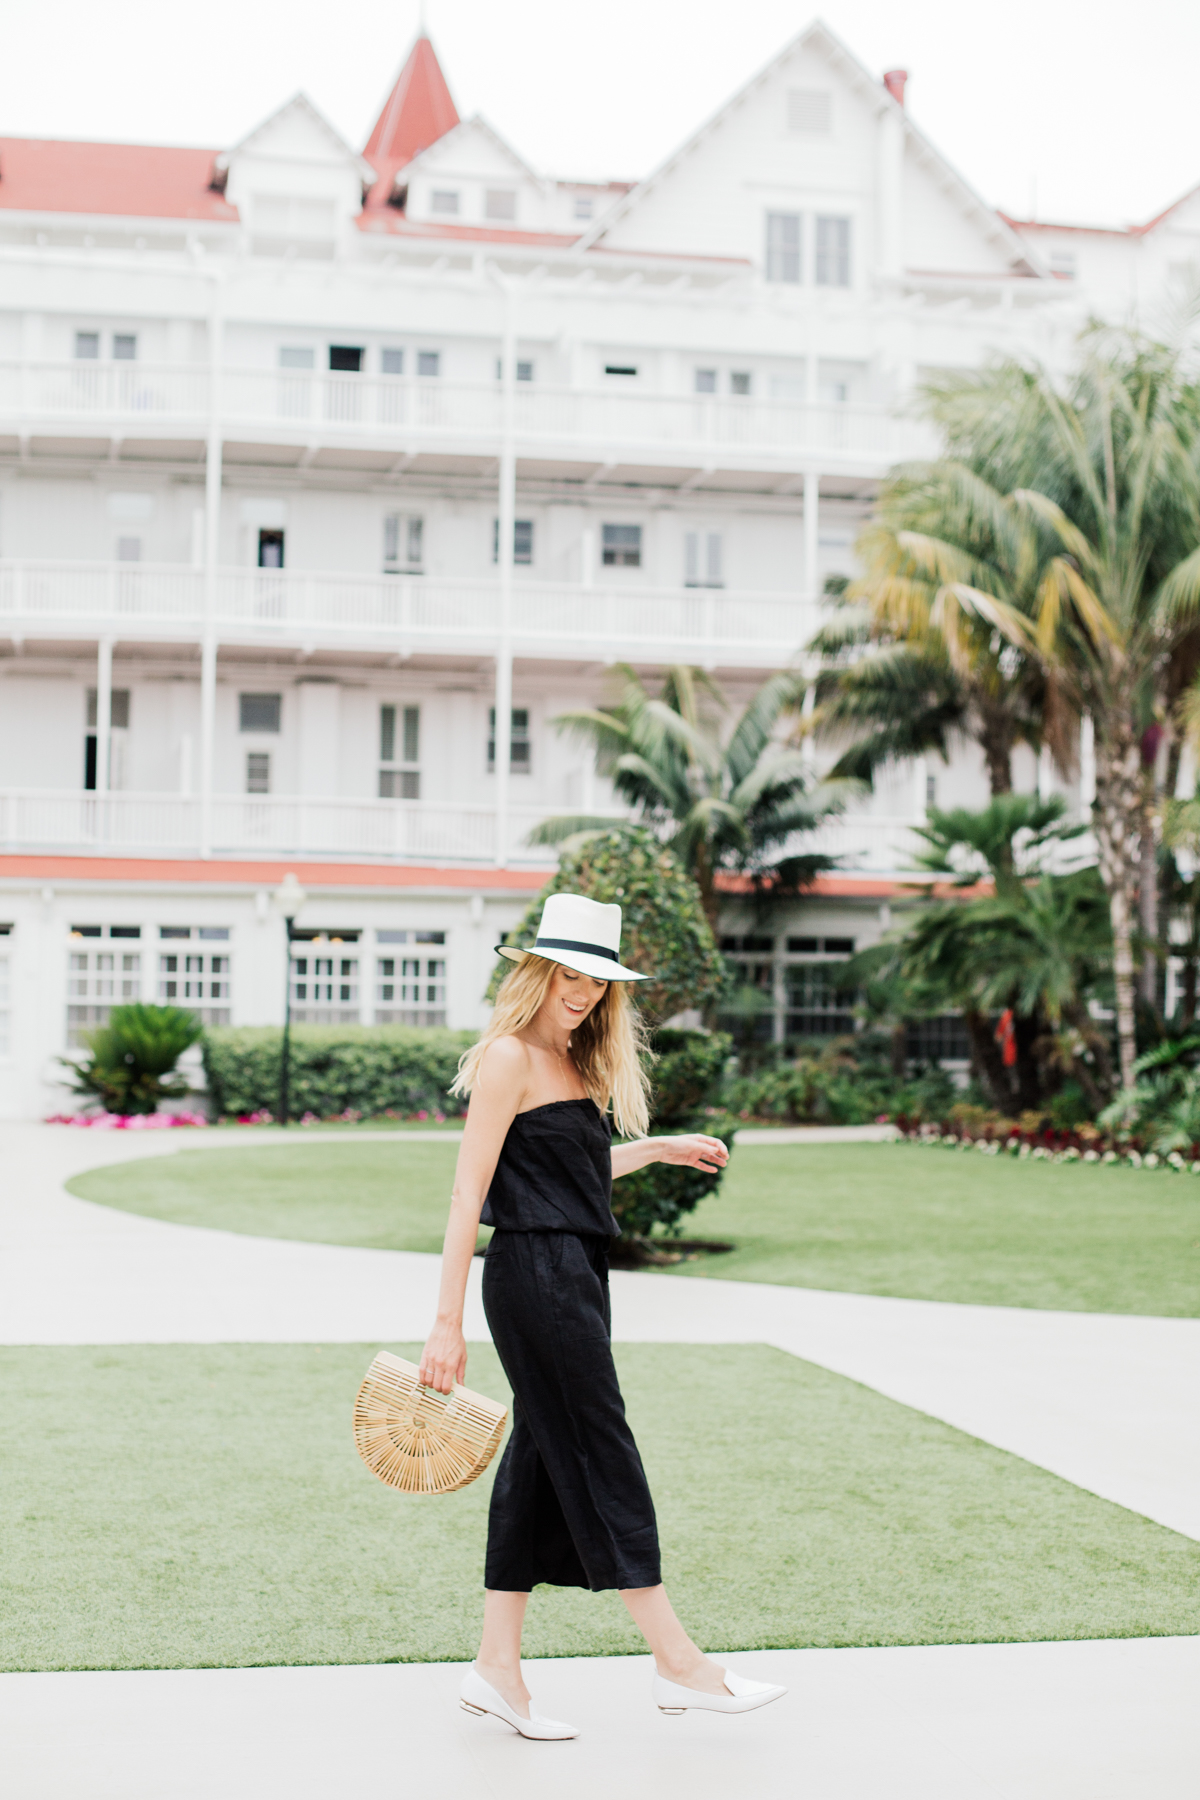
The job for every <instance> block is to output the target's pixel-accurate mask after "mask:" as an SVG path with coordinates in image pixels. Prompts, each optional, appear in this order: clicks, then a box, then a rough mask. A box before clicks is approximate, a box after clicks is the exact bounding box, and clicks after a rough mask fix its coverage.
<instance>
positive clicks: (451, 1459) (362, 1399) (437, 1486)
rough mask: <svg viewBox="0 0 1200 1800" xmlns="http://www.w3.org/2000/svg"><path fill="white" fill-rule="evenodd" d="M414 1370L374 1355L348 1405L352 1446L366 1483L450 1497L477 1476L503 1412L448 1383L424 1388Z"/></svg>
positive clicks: (492, 1449)
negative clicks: (369, 1479)
mask: <svg viewBox="0 0 1200 1800" xmlns="http://www.w3.org/2000/svg"><path fill="white" fill-rule="evenodd" d="M418 1374H419V1371H418V1369H417V1366H416V1364H415V1363H410V1362H405V1360H404V1358H403V1357H401V1356H393V1355H392V1354H391V1353H390V1352H389V1351H387V1350H381V1351H380V1352H379V1354H378V1356H377V1357H376V1358H375V1360H374V1362H373V1363H372V1364H371V1366H370V1368H369V1369H368V1370H367V1374H366V1379H365V1380H364V1382H363V1384H362V1386H361V1387H360V1388H359V1390H358V1397H357V1399H356V1400H355V1402H354V1444H355V1448H356V1449H357V1451H358V1454H359V1455H360V1456H361V1457H362V1459H363V1461H364V1462H365V1463H366V1465H367V1467H368V1469H370V1471H371V1473H372V1474H373V1475H378V1477H379V1479H380V1481H383V1482H386V1483H387V1485H388V1487H394V1488H398V1489H399V1491H400V1492H401V1493H402V1494H450V1493H453V1492H454V1490H455V1488H461V1487H466V1486H467V1484H468V1482H471V1481H474V1479H475V1477H476V1476H477V1475H479V1474H482V1472H483V1470H484V1469H486V1468H487V1466H488V1464H489V1463H490V1462H491V1460H492V1458H493V1456H495V1454H496V1451H497V1450H498V1449H499V1447H500V1439H501V1438H502V1437H503V1436H504V1422H505V1420H506V1419H507V1417H508V1412H507V1409H506V1408H505V1407H503V1406H500V1405H498V1404H497V1402H496V1401H495V1400H489V1399H488V1398H487V1396H486V1395H485V1394H475V1393H472V1391H471V1389H470V1388H465V1387H459V1386H458V1384H457V1383H455V1385H454V1387H453V1388H452V1389H451V1390H450V1392H449V1393H448V1394H439V1393H438V1392H437V1391H436V1390H435V1389H433V1388H424V1387H422V1386H421V1385H420V1382H419V1381H418V1379H417V1377H418Z"/></svg>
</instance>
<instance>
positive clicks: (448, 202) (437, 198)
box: [429, 188, 458, 216]
mask: <svg viewBox="0 0 1200 1800" xmlns="http://www.w3.org/2000/svg"><path fill="white" fill-rule="evenodd" d="M429 210H430V212H435V213H444V214H446V215H447V216H449V215H451V214H453V213H456V212H457V211H458V189H457V188H434V190H433V192H432V193H431V194H430V196H429Z"/></svg>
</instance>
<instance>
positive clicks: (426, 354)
mask: <svg viewBox="0 0 1200 1800" xmlns="http://www.w3.org/2000/svg"><path fill="white" fill-rule="evenodd" d="M441 372H442V353H441V351H440V350H418V351H417V374H418V375H440V374H441Z"/></svg>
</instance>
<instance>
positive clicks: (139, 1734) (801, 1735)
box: [0, 1638, 1200, 1800]
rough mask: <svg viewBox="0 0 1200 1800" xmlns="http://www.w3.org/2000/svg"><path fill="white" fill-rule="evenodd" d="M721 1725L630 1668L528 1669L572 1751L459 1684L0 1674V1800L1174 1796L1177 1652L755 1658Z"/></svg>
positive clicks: (1194, 1716) (575, 1661)
mask: <svg viewBox="0 0 1200 1800" xmlns="http://www.w3.org/2000/svg"><path fill="white" fill-rule="evenodd" d="M734 1661H735V1666H736V1667H739V1668H741V1669H743V1670H744V1671H745V1672H746V1673H747V1674H756V1675H758V1674H761V1675H762V1676H764V1677H766V1678H768V1679H776V1680H780V1681H783V1682H785V1683H786V1684H787V1685H788V1686H789V1688H790V1690H791V1691H790V1693H789V1694H788V1696H787V1698H786V1699H784V1700H781V1701H779V1702H777V1703H776V1704H775V1705H774V1706H770V1707H767V1708H765V1709H764V1710H763V1711H761V1712H757V1713H751V1714H749V1715H748V1716H746V1717H743V1718H715V1717H713V1716H712V1715H711V1714H709V1715H707V1716H706V1715H704V1714H696V1715H691V1714H689V1715H687V1716H686V1717H684V1718H681V1719H670V1718H664V1717H663V1716H662V1715H661V1714H660V1713H658V1712H657V1711H656V1710H655V1709H654V1707H653V1706H652V1704H651V1701H650V1697H649V1692H648V1689H649V1664H648V1659H647V1658H644V1657H606V1658H600V1657H597V1658H588V1659H579V1658H563V1659H561V1660H558V1661H554V1662H546V1663H531V1664H528V1665H527V1673H528V1675H529V1679H530V1684H531V1686H532V1688H533V1691H534V1694H535V1697H536V1699H537V1701H538V1703H539V1705H540V1706H541V1708H542V1709H543V1710H544V1711H546V1712H547V1713H549V1714H550V1715H551V1716H552V1717H558V1718H568V1719H571V1720H572V1721H573V1722H574V1723H576V1724H578V1725H579V1726H580V1728H581V1736H580V1737H578V1738H577V1739H575V1740H573V1741H572V1742H569V1743H564V1744H529V1743H525V1742H523V1741H522V1740H521V1739H519V1738H517V1737H515V1736H514V1735H513V1733H512V1732H510V1731H508V1730H507V1729H506V1728H505V1727H504V1726H502V1725H499V1724H494V1723H492V1722H491V1721H482V1720H477V1719H472V1718H469V1717H468V1716H467V1715H466V1714H465V1713H462V1712H460V1711H459V1710H458V1708H457V1706H456V1704H455V1702H456V1696H457V1687H458V1681H459V1678H460V1674H461V1668H460V1667H459V1666H456V1665H451V1664H430V1663H424V1664H407V1665H395V1664H393V1665H389V1666H383V1667H370V1668H353V1667H341V1668H302V1669H233V1670H221V1669H214V1670H197V1671H191V1670H184V1671H166V1672H155V1673H145V1672H131V1673H128V1674H124V1673H123V1674H79V1675H5V1676H0V1786H2V1787H3V1792H4V1794H5V1796H6V1800H343V1797H347V1800H348V1797H350V1796H359V1795H378V1796H381V1797H384V1800H409V1797H410V1796H418V1795H420V1796H427V1795H428V1796H437V1797H438V1800H563V1796H569V1800H613V1797H614V1796H615V1795H619V1796H620V1797H621V1800H798V1797H799V1796H803V1800H1195V1794H1196V1782H1197V1775H1196V1770H1197V1766H1198V1764H1200V1726H1198V1720H1200V1709H1198V1708H1197V1707H1196V1704H1195V1699H1196V1693H1197V1691H1198V1689H1200V1639H1198V1638H1150V1639H1141V1640H1135V1641H1122V1640H1120V1639H1113V1640H1108V1641H1106V1642H1102V1643H1059V1644H1001V1645H995V1644H976V1645H969V1646H953V1645H944V1646H937V1647H933V1648H923V1649H909V1650H775V1651H767V1652H759V1653H757V1654H755V1655H748V1654H747V1655H739V1656H738V1657H737V1658H736V1659H734Z"/></svg>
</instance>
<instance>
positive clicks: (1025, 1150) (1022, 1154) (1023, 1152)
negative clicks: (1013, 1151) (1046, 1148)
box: [1017, 1144, 1033, 1157]
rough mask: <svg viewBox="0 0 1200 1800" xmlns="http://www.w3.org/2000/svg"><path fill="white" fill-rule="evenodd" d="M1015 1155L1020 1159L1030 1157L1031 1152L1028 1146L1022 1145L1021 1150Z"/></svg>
mask: <svg viewBox="0 0 1200 1800" xmlns="http://www.w3.org/2000/svg"><path fill="white" fill-rule="evenodd" d="M1017 1155H1018V1156H1020V1157H1026V1156H1032V1155H1033V1151H1032V1150H1031V1149H1030V1147H1029V1145H1028V1144H1022V1145H1021V1148H1020V1149H1019V1150H1018V1152H1017Z"/></svg>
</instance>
